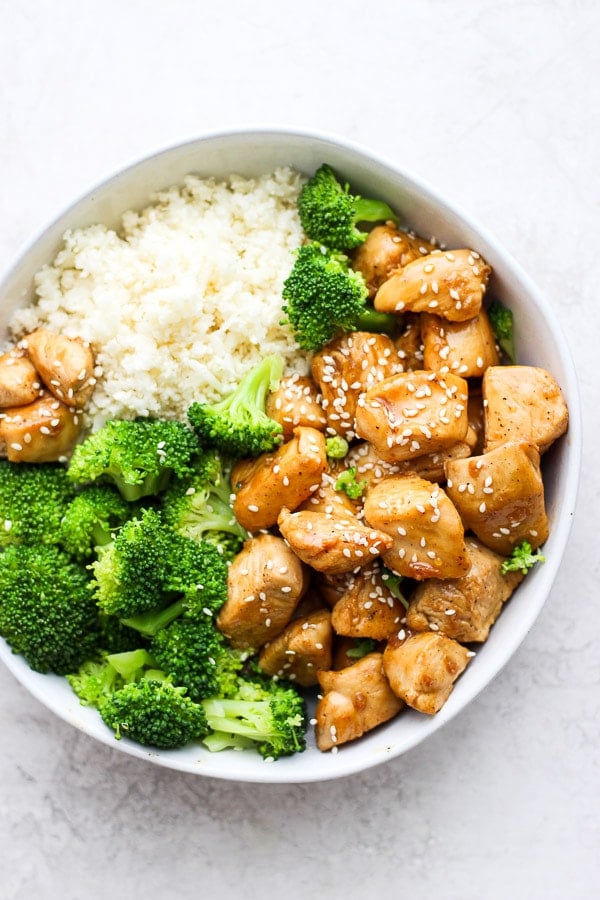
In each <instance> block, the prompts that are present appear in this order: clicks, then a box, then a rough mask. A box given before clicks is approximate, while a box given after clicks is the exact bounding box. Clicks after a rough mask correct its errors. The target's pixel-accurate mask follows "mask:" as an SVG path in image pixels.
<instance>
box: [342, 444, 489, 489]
mask: <svg viewBox="0 0 600 900" xmlns="http://www.w3.org/2000/svg"><path fill="white" fill-rule="evenodd" d="M470 455H471V447H470V446H469V444H468V443H467V441H457V443H456V444H453V445H452V446H451V447H448V449H447V450H437V451H435V452H434V453H424V454H423V456H415V457H414V458H411V459H403V460H398V461H397V462H388V461H387V460H385V459H381V457H380V456H379V455H378V454H377V452H376V450H375V449H374V447H373V446H372V445H371V444H369V443H368V442H367V441H364V442H362V443H360V444H355V445H354V446H353V447H351V448H350V452H349V453H348V455H347V457H346V463H347V465H348V466H354V467H355V468H356V478H357V480H358V481H366V482H367V486H368V487H371V486H373V485H375V484H378V483H379V482H380V481H383V479H384V478H389V477H390V475H408V474H409V473H412V474H414V475H420V476H421V478H425V479H426V480H427V481H437V482H441V481H445V479H446V475H445V472H444V465H445V463H446V462H447V461H448V460H450V459H463V458H465V457H467V456H470Z"/></svg>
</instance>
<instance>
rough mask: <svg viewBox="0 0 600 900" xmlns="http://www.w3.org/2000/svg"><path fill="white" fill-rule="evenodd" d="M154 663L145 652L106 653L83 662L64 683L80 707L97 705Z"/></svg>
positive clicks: (140, 675)
mask: <svg viewBox="0 0 600 900" xmlns="http://www.w3.org/2000/svg"><path fill="white" fill-rule="evenodd" d="M154 666H155V664H154V660H153V659H152V657H151V656H150V654H149V653H148V651H147V650H144V649H134V650H131V651H129V652H125V653H110V654H109V653H106V652H105V651H103V652H102V653H101V654H100V656H99V657H98V658H94V659H90V660H86V661H85V662H84V663H82V665H80V666H79V668H78V670H77V671H76V672H72V673H70V674H68V675H67V681H68V682H69V684H70V685H71V687H72V688H73V690H74V691H75V693H76V694H77V696H78V697H79V699H80V701H81V703H82V705H83V706H96V707H99V706H101V704H102V703H103V702H104V700H106V699H107V698H108V697H110V695H111V694H113V693H114V692H115V691H117V690H119V689H120V688H122V687H124V686H125V685H126V684H128V683H129V682H131V681H137V680H138V679H139V678H141V677H142V676H143V674H144V672H145V670H147V669H148V668H151V667H154Z"/></svg>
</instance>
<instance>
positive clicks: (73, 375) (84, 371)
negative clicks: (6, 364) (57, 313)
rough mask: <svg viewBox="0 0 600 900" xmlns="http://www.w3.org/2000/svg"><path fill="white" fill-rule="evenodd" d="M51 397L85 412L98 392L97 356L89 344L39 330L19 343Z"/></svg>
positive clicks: (77, 339)
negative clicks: (95, 392)
mask: <svg viewBox="0 0 600 900" xmlns="http://www.w3.org/2000/svg"><path fill="white" fill-rule="evenodd" d="M19 346H20V347H23V348H24V349H26V350H27V354H28V356H29V359H30V360H31V362H32V363H33V365H34V366H35V368H36V369H37V371H38V372H39V374H40V377H41V379H42V381H43V382H44V384H45V386H46V387H47V388H48V390H49V391H50V393H51V394H54V396H55V397H56V398H57V399H58V400H62V401H63V402H64V403H67V404H68V405H69V406H74V407H77V408H78V409H82V408H83V407H84V406H85V405H86V403H87V401H88V400H89V399H90V397H91V395H92V393H93V392H94V387H95V385H96V377H95V374H94V366H95V363H94V354H93V352H92V349H91V347H90V345H89V343H88V342H87V341H83V340H82V339H81V338H68V337H65V336H64V335H60V334H54V333H53V332H51V331H46V329H44V328H39V329H38V330H37V331H34V332H32V334H28V335H27V336H26V337H25V338H23V340H22V341H20V343H19Z"/></svg>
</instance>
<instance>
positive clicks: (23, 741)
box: [0, 0, 600, 900]
mask: <svg viewBox="0 0 600 900" xmlns="http://www.w3.org/2000/svg"><path fill="white" fill-rule="evenodd" d="M599 47H600V7H599V6H598V4H597V3H596V2H595V0H572V2H567V0H547V2H544V0H537V2H534V0H513V2H506V0H504V2H503V0H482V2H468V0H462V2H453V0H446V2H444V0H420V2H416V0H415V2H412V3H405V2H400V0H396V2H393V0H378V2H373V3H367V2H366V0H363V2H360V3H359V2H357V0H346V2H343V3H342V2H330V3H326V2H324V0H319V2H316V0H304V2H303V3H301V4H289V3H286V2H279V3H278V2H275V0H269V2H263V3H261V2H254V3H249V2H247V0H246V2H242V0H229V2H228V3H206V2H202V0H173V2H151V0H146V2H143V0H133V2H127V0H102V2H88V0H77V2H75V0H38V2H33V0H21V2H19V3H16V2H11V0H0V173H1V190H0V198H1V199H0V210H1V215H0V267H1V268H2V269H4V268H6V267H7V266H8V265H9V263H10V262H11V260H12V259H13V257H14V255H15V254H16V252H17V250H18V248H19V246H20V245H21V243H22V242H24V241H25V240H26V239H27V238H28V237H30V236H31V235H32V234H33V233H34V232H35V231H36V230H37V229H38V228H39V227H40V226H41V225H42V224H44V223H45V222H46V221H47V220H48V219H49V218H50V217H51V216H53V215H54V214H55V213H56V212H57V211H58V210H59V209H61V208H62V207H63V206H64V205H65V204H66V203H67V202H68V201H70V200H72V199H74V198H75V197H76V196H77V195H78V194H79V193H80V192H81V191H83V190H84V189H87V188H88V187H90V186H91V185H92V184H94V183H95V182H96V181H98V180H100V179H101V178H102V177H104V176H105V175H107V174H109V173H110V172H111V171H112V170H113V169H116V168H120V167H121V166H122V165H124V164H125V163H127V162H129V161H130V160H131V159H133V158H136V157H138V156H140V155H143V154H145V153H146V152H148V151H150V150H152V149H154V148H157V147H162V146H163V145H166V144H170V143H173V142H176V141H178V140H179V139H183V138H188V137H193V136H195V135H196V134H198V133H199V132H202V131H205V130H213V129H219V128H222V127H231V126H234V125H256V124H266V123H268V124H274V125H277V124H280V125H293V126H299V127H307V128H315V129H320V130H326V131H330V132H334V133H338V134H340V135H341V136H344V137H347V138H351V139H354V140H357V141H359V142H361V143H364V144H367V145H369V146H371V147H372V148H374V149H375V150H377V151H378V152H380V153H381V154H382V155H384V156H387V157H390V158H394V159H396V160H397V161H398V163H399V164H400V165H402V166H404V167H406V168H408V169H409V170H410V169H412V170H413V171H415V172H416V173H418V174H420V175H421V176H422V177H423V178H425V179H426V180H428V181H430V182H432V183H433V184H435V185H437V186H438V187H440V188H441V189H442V190H443V191H444V192H445V193H446V194H447V195H448V196H449V197H450V198H451V199H454V200H456V201H458V202H459V203H460V205H461V206H462V207H463V208H465V209H466V210H467V211H468V212H470V213H471V214H472V215H474V216H475V217H476V218H478V219H479V220H480V221H481V222H483V223H485V225H486V226H487V227H488V228H489V229H490V230H491V231H493V232H494V233H495V234H496V235H497V236H498V237H499V238H500V240H501V241H502V242H503V243H504V244H505V245H506V246H507V247H508V249H510V250H511V251H512V252H513V253H514V255H515V256H516V257H517V258H518V259H519V260H520V262H521V263H522V264H523V265H524V266H525V268H526V269H527V271H528V272H529V273H530V275H532V276H533V278H534V279H535V280H536V281H537V282H538V284H539V285H540V286H541V287H542V289H543V290H544V291H545V293H546V296H547V298H548V301H549V303H550V304H551V305H552V307H553V308H554V310H555V312H556V314H557V315H558V317H559V320H560V322H561V323H562V326H563V329H564V332H565V334H566V336H567V339H568V341H569V343H570V346H571V348H572V351H573V354H574V356H575V359H576V363H577V366H578V370H579V375H580V379H581V388H582V394H583V400H584V405H585V409H586V416H585V420H586V427H585V431H586V443H585V447H584V472H583V479H582V491H581V499H580V503H579V509H578V515H577V518H576V521H575V525H574V528H573V532H572V538H571V541H570V545H569V548H568V551H567V554H566V557H565V560H564V564H563V567H562V570H561V573H560V576H559V578H558V580H557V581H556V584H555V587H554V590H553V591H552V593H551V595H550V597H549V600H548V603H547V605H546V607H545V609H544V612H543V614H542V615H541V617H540V618H539V619H538V621H537V623H536V625H535V627H534V629H533V630H532V632H531V633H530V635H529V636H528V638H527V639H526V641H525V642H524V644H523V645H522V647H521V648H520V650H519V651H518V652H517V653H516V655H515V656H514V657H513V658H512V660H511V661H510V663H509V664H508V666H507V667H506V668H505V670H504V671H503V672H502V673H501V674H500V675H499V676H498V677H497V678H496V680H495V681H494V682H493V684H492V685H491V686H490V687H489V688H488V689H487V690H486V691H485V692H484V693H483V695H481V696H480V697H479V698H478V699H477V700H476V701H475V702H474V703H473V704H472V705H471V706H470V707H469V708H468V709H467V710H466V711H465V712H464V713H463V714H462V715H460V716H459V717H458V718H456V719H455V720H454V721H452V722H451V723H450V724H449V725H447V726H446V727H445V728H443V729H442V730H441V731H440V732H438V733H436V734H435V735H434V736H433V737H432V738H431V739H430V740H429V741H428V742H426V743H425V744H424V745H422V746H420V747H418V748H417V749H415V750H413V751H412V752H410V753H408V754H406V755H405V756H404V757H403V758H400V759H397V760H394V761H391V762H389V763H387V764H385V765H384V766H382V767H380V768H377V769H374V770H371V771H369V772H367V773H365V774H363V775H357V776H353V777H350V778H347V779H343V780H342V781H337V782H328V783H324V784H320V785H314V786H308V785H297V786H292V787H285V786H281V787H276V786H274V787H268V786H260V785H242V784H232V783H226V782H218V781H210V780H204V779H202V778H200V777H195V776H191V775H189V776H183V775H178V774H176V773H173V772H170V771H166V770H162V769H158V768H154V767H152V766H151V765H149V764H145V763H141V762H138V761H136V760H134V759H131V758H128V757H125V756H123V755H122V754H120V753H118V752H116V751H114V750H112V749H110V748H107V747H104V746H99V745H96V744H95V743H93V742H92V741H91V740H90V739H89V738H87V737H85V736H83V735H81V734H80V733H78V732H76V731H75V730H73V729H72V728H70V727H69V726H67V725H65V724H64V723H63V722H61V721H59V720H58V719H56V718H55V717H54V716H53V715H51V714H50V713H49V712H47V711H46V710H45V709H44V708H43V707H42V706H40V704H39V703H38V702H37V701H35V700H33V699H32V698H31V697H30V696H29V695H27V694H26V693H25V691H24V690H23V689H22V688H21V687H20V686H19V685H18V684H17V683H16V682H15V680H14V679H13V678H12V676H11V675H10V674H9V673H8V672H7V671H6V670H5V669H2V670H0V898H2V900H17V898H19V900H21V898H28V900H29V898H36V900H55V898H56V900H80V898H82V897H86V898H89V900H100V898H105V897H111V898H116V900H120V898H125V897H131V896H134V897H135V896H142V895H144V896H148V897H152V898H155V900H170V898H175V897H181V898H196V897H213V896H216V897H220V898H222V900H228V898H237V897H240V896H243V897H245V898H247V900H255V898H259V897H260V898H265V897H270V898H274V897H277V896H285V897H287V898H291V900H295V898H302V897H308V896H311V897H314V896H320V895H323V896H327V897H329V898H333V900H337V898H344V900H354V898H359V897H360V898H365V897H369V898H370V897H374V896H376V895H377V894H378V893H380V894H382V895H385V896H389V895H391V896H392V897H395V896H398V897H400V896H403V897H411V898H413V900H419V898H430V897H439V898H443V900H452V898H485V900H487V898H490V900H504V898H511V900H521V898H524V900H525V898H526V900H537V898H540V900H541V898H544V900H554V898H557V900H562V898H575V900H579V898H581V900H583V898H593V897H598V896H600V854H599V853H598V850H599V846H598V844H599V841H598V808H599V800H600V796H599V794H600V776H599V771H598V764H599V753H598V741H599V737H600V735H599V722H598V718H599V716H598V713H599V706H600V704H599V690H598V688H599V684H598V683H599V668H600V666H599V658H600V652H599V649H598V637H599V631H600V629H599V624H600V614H599V612H598V602H599V596H598V595H599V590H598V578H599V566H598V556H599V553H598V524H597V519H596V518H595V516H594V517H593V515H592V510H593V509H594V506H595V502H598V499H599V477H598V467H597V464H595V456H596V453H595V446H594V445H595V442H597V440H598V438H600V434H599V433H598V421H599V415H598V400H599V395H598V375H597V371H598V370H597V365H598V354H599V344H600V335H599V326H600V313H599V303H600V301H599V298H598V289H597V284H598V280H599V278H600V262H599V252H598V243H599V238H600V228H599V215H598V214H599V199H600V160H599V158H598V157H599V154H598V139H599V136H600V122H599V108H600V103H599V96H598V93H599V85H600V58H599Z"/></svg>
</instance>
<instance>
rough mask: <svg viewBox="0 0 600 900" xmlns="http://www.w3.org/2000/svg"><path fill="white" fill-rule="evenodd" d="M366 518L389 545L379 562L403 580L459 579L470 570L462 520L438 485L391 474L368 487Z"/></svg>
mask: <svg viewBox="0 0 600 900" xmlns="http://www.w3.org/2000/svg"><path fill="white" fill-rule="evenodd" d="M364 515H365V522H367V523H368V524H369V525H371V526H372V527H373V528H378V529H380V530H381V531H383V532H385V533H387V534H388V535H389V536H390V539H391V540H392V541H393V546H392V547H391V548H389V549H386V550H385V551H384V552H383V553H382V560H383V564H384V565H385V566H387V567H388V569H392V570H393V571H394V572H397V574H398V575H405V576H407V577H408V578H415V579H416V580H417V581H422V580H423V579H424V578H459V577H460V576H461V575H464V574H465V573H466V572H467V570H468V568H469V560H468V557H467V548H466V546H465V540H464V530H463V524H462V522H461V519H460V516H459V514H458V512H457V511H456V508H455V507H454V505H453V504H452V502H451V501H450V500H449V499H448V497H447V496H446V494H445V493H444V491H443V490H442V488H441V487H440V486H439V485H438V484H433V483H432V482H430V481H425V479H424V478H420V477H419V476H418V475H394V476H392V477H391V478H386V479H385V480H384V481H380V482H379V484H376V485H374V486H373V487H372V488H369V490H368V492H367V497H366V500H365V506H364Z"/></svg>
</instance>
